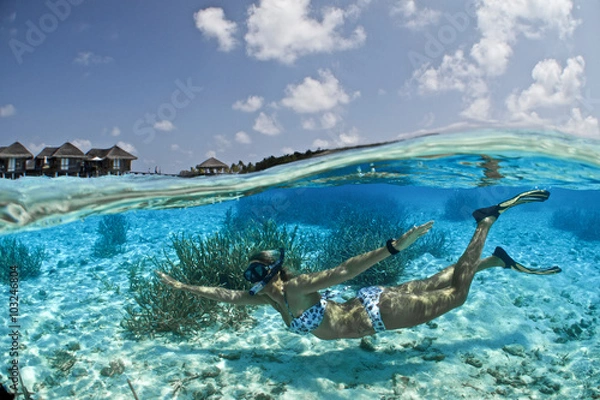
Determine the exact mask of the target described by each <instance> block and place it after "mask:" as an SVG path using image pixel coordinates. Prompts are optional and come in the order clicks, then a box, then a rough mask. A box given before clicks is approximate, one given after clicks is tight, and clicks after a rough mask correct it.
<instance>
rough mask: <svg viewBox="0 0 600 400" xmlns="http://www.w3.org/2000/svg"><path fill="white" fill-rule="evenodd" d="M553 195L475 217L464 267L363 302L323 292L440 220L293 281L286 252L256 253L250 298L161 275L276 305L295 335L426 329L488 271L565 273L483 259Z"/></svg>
mask: <svg viewBox="0 0 600 400" xmlns="http://www.w3.org/2000/svg"><path fill="white" fill-rule="evenodd" d="M549 195H550V193H549V192H547V191H545V190H532V191H528V192H524V193H521V194H519V195H517V196H515V197H513V198H511V199H509V200H506V201H504V202H502V203H500V204H497V205H495V206H491V207H487V208H481V209H478V210H476V211H475V212H473V217H474V218H475V220H476V222H477V227H476V229H475V233H474V235H473V237H472V239H471V241H470V242H469V245H468V246H467V248H466V250H465V251H464V253H463V254H462V256H461V257H460V258H459V260H458V262H457V263H456V264H453V265H450V266H449V267H447V268H445V269H444V270H442V271H440V272H439V273H437V274H435V275H433V276H431V277H429V278H427V279H423V280H415V281H410V282H406V283H403V284H401V285H399V286H392V287H379V286H372V287H366V288H362V289H360V290H359V291H358V293H357V296H356V297H355V298H353V299H351V300H348V301H346V302H344V303H337V302H335V301H332V300H326V299H324V298H323V297H321V295H320V294H319V292H318V291H319V290H323V289H326V288H329V287H331V286H335V285H339V284H341V283H343V282H345V281H347V280H350V279H352V278H354V277H355V276H357V275H358V274H360V273H362V272H364V271H365V270H367V269H368V268H370V267H372V266H373V265H375V264H376V263H378V262H379V261H382V260H383V259H385V258H387V257H390V256H393V255H394V254H397V253H399V252H401V251H402V250H404V249H406V248H407V247H409V246H410V245H411V244H413V243H414V242H415V241H416V240H417V239H419V238H420V237H421V236H423V235H425V234H426V233H427V232H428V231H429V230H430V229H431V227H432V226H433V221H429V222H427V223H425V224H423V225H420V226H415V227H413V228H412V229H410V230H409V231H408V232H406V233H405V234H403V235H402V236H400V237H399V238H398V239H390V240H388V242H387V243H386V245H385V246H383V247H381V248H378V249H375V250H373V251H370V252H368V253H364V254H360V255H357V256H355V257H352V258H350V259H348V260H346V261H345V262H343V263H342V264H340V265H338V266H337V267H335V268H331V269H328V270H325V271H320V272H314V273H309V274H301V275H297V276H291V275H290V274H289V273H288V271H287V270H286V269H285V267H284V262H285V259H284V252H283V249H281V250H270V251H263V252H260V253H257V254H254V255H252V256H251V257H250V264H249V266H248V268H247V269H246V271H245V273H244V277H245V278H246V279H247V280H248V281H250V282H252V283H253V284H254V287H253V288H252V289H251V290H250V292H247V291H242V290H230V289H225V288H221V287H206V286H192V285H186V284H184V283H182V282H179V281H176V280H175V279H173V278H171V277H170V276H168V275H166V274H164V273H162V272H159V271H157V272H156V273H157V275H158V276H159V277H160V278H161V280H162V281H163V282H164V283H165V284H166V285H169V286H171V287H173V288H175V289H179V290H185V291H188V292H190V293H194V294H196V295H198V296H202V297H204V298H207V299H212V300H216V301H221V302H226V303H231V304H239V305H270V306H272V307H273V308H275V310H277V311H278V312H279V314H281V317H282V318H283V320H284V322H285V324H286V325H287V326H289V328H290V330H292V331H293V332H295V333H299V334H307V333H312V334H313V335H315V336H316V337H318V338H319V339H324V340H332V339H341V338H360V337H363V336H367V335H372V334H374V333H377V332H382V331H384V330H393V329H399V328H407V327H412V326H415V325H419V324H422V323H425V322H428V321H430V320H432V319H434V318H436V317H439V316H440V315H442V314H444V313H446V312H448V311H450V310H452V309H454V308H456V307H459V306H461V305H462V304H463V303H464V302H465V301H466V299H467V295H468V293H469V288H470V287H471V282H472V281H473V277H474V276H475V273H477V272H479V271H482V270H484V269H487V268H492V267H504V268H511V269H514V270H516V271H519V272H524V273H530V274H539V275H547V274H553V273H557V272H560V271H561V270H560V268H558V267H552V268H548V269H537V270H533V269H529V268H526V267H524V266H523V265H521V264H519V263H517V262H516V261H514V260H513V259H512V258H511V257H510V256H509V255H508V254H507V253H506V252H505V251H504V250H503V249H502V248H500V247H497V248H496V250H495V251H494V253H493V255H492V256H490V257H487V258H483V259H482V258H481V253H482V250H483V247H484V244H485V240H486V238H487V235H488V232H489V230H490V228H491V227H492V225H493V224H494V222H496V220H497V218H498V217H499V216H500V214H502V213H503V212H504V211H506V210H508V209H509V208H511V207H514V206H517V205H519V204H524V203H530V202H542V201H545V200H547V199H548V197H549Z"/></svg>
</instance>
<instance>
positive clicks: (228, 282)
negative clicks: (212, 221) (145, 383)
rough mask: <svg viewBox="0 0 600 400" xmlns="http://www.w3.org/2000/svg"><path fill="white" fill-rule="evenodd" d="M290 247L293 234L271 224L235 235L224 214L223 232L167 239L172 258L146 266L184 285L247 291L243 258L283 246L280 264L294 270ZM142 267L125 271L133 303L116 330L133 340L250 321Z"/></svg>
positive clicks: (244, 313) (244, 310) (297, 254)
mask: <svg viewBox="0 0 600 400" xmlns="http://www.w3.org/2000/svg"><path fill="white" fill-rule="evenodd" d="M296 242H297V240H296V230H292V231H289V230H288V229H287V228H286V227H282V228H278V227H276V226H275V224H274V223H273V222H272V221H267V222H265V223H262V224H256V225H250V226H248V227H247V228H246V229H244V230H241V231H238V230H236V229H234V228H233V227H232V225H231V215H230V214H229V215H228V217H227V219H226V221H225V223H224V226H223V228H222V229H221V230H220V231H218V232H216V233H214V234H213V235H212V236H208V237H205V238H202V237H196V238H189V237H185V236H183V235H181V236H175V237H173V238H172V243H171V248H172V250H173V251H174V253H175V255H176V259H172V256H169V255H168V254H167V252H165V260H164V261H159V260H156V259H154V260H152V262H151V263H149V264H151V265H152V267H153V269H158V270H160V271H163V272H165V273H167V274H168V275H170V276H172V277H173V278H175V279H177V280H179V281H181V282H184V283H186V284H190V285H198V286H220V287H225V288H229V289H247V288H248V283H247V282H246V281H245V280H244V278H243V271H244V269H245V268H246V265H247V263H248V255H249V254H251V253H252V252H254V251H258V250H264V249H274V248H275V249H276V248H279V247H283V248H285V250H286V260H287V262H286V264H287V265H289V266H290V267H291V268H294V269H295V268H299V267H300V261H301V259H302V251H301V248H300V247H299V246H298V245H297V243H296ZM147 264H148V263H144V262H141V263H139V264H138V265H137V266H135V267H133V268H131V272H130V277H129V279H130V290H131V292H132V294H133V298H134V300H135V303H136V304H135V305H130V306H128V307H127V308H126V312H127V315H126V316H125V318H124V319H123V321H122V327H124V328H125V329H127V330H128V331H129V332H131V333H132V334H133V335H134V336H135V337H137V338H141V337H146V336H150V337H152V336H154V335H156V334H161V333H166V332H172V333H175V334H179V335H189V334H192V333H194V332H197V331H199V330H201V329H203V328H206V327H208V326H210V325H213V324H219V325H220V326H221V327H222V328H226V327H237V326H239V325H240V324H241V323H243V322H248V321H249V320H250V319H249V312H250V310H251V308H250V307H236V306H233V305H230V304H222V303H216V302H214V301H211V300H206V299H202V298H199V297H197V296H194V295H192V294H190V293H187V292H182V291H177V290H173V289H171V288H169V287H167V286H166V285H164V284H162V283H161V282H160V281H159V280H158V278H157V277H156V276H154V275H153V274H152V275H150V276H148V274H145V271H144V266H145V265H147Z"/></svg>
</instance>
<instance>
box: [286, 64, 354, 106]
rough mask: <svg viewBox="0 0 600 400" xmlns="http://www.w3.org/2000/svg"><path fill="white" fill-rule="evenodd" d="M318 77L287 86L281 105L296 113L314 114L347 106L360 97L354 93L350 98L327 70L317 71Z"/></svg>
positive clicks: (307, 78)
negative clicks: (343, 105) (339, 106)
mask: <svg viewBox="0 0 600 400" xmlns="http://www.w3.org/2000/svg"><path fill="white" fill-rule="evenodd" d="M319 76H320V78H321V80H317V79H314V78H311V77H306V78H304V81H303V82H302V83H300V84H298V85H288V86H287V88H286V89H285V93H286V97H285V98H284V99H283V100H281V104H282V105H284V106H285V107H288V108H291V109H292V110H294V111H296V112H297V113H316V112H321V111H328V110H331V109H332V108H334V107H335V106H337V105H339V104H348V103H349V102H350V101H351V100H352V99H353V98H355V97H357V96H359V95H360V92H356V93H355V94H354V95H353V97H352V98H351V97H350V96H349V95H348V94H347V93H346V91H345V90H344V88H342V87H341V86H340V83H339V81H338V80H337V79H336V77H335V76H333V74H332V73H331V71H329V70H319Z"/></svg>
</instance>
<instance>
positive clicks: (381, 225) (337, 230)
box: [315, 208, 448, 287]
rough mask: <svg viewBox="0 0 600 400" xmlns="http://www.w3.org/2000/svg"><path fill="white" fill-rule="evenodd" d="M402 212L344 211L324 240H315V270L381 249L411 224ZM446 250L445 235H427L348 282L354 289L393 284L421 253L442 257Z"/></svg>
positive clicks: (432, 233) (330, 266) (436, 233)
mask: <svg viewBox="0 0 600 400" xmlns="http://www.w3.org/2000/svg"><path fill="white" fill-rule="evenodd" d="M405 215H406V213H403V212H397V213H396V214H395V216H390V215H387V214H384V213H381V212H379V213H377V214H372V213H367V212H364V211H363V210H360V209H354V208H352V209H349V208H347V209H344V210H343V212H342V213H341V214H340V216H339V217H338V219H337V220H336V221H335V224H334V225H335V227H334V228H333V229H331V233H330V234H329V235H327V236H326V237H325V238H318V239H317V240H318V241H319V243H315V247H318V246H320V247H321V248H322V251H320V252H319V253H318V255H317V257H316V260H315V261H316V264H318V265H319V267H318V269H326V268H332V267H335V266H336V265H338V264H340V263H342V262H343V261H345V260H347V259H348V258H350V257H353V256H355V255H358V254H362V253H365V252H367V251H371V250H373V249H376V248H378V247H381V246H382V245H383V244H384V243H385V242H386V241H387V240H388V239H390V238H394V237H398V235H399V234H401V233H402V232H405V231H407V230H408V229H409V228H410V227H411V226H412V224H411V223H409V222H408V218H407V217H406V216H405ZM447 251H448V243H447V241H446V235H445V233H443V232H430V233H429V234H428V235H426V236H424V237H422V238H421V239H419V241H417V242H416V243H415V244H414V245H412V246H410V247H409V248H407V249H405V250H403V251H402V252H401V253H399V254H397V255H396V256H394V257H388V258H387V259H385V260H383V261H381V262H379V263H378V264H377V265H375V266H373V267H371V268H369V269H368V270H367V271H365V272H363V273H362V274H360V275H358V276H357V277H355V278H354V279H352V280H350V281H349V282H348V283H349V284H350V285H352V286H356V287H365V286H374V285H395V284H397V283H398V280H399V279H400V278H401V277H402V274H403V272H404V268H405V267H406V265H407V264H408V263H409V262H410V261H411V260H413V259H415V258H416V257H418V256H420V255H422V254H423V253H426V252H428V253H430V254H432V255H433V256H434V257H443V256H444V255H445V254H446V253H447Z"/></svg>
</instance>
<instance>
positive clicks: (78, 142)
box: [70, 139, 124, 153]
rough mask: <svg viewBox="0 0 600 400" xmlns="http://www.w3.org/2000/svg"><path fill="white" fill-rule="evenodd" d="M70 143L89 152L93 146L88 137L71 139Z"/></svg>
mask: <svg viewBox="0 0 600 400" xmlns="http://www.w3.org/2000/svg"><path fill="white" fill-rule="evenodd" d="M70 143H71V144H72V145H73V146H75V147H77V148H78V149H79V150H81V151H83V152H84V153H86V152H88V151H89V150H90V149H91V148H92V142H91V141H89V140H87V139H75V140H71V142H70ZM123 150H124V149H123Z"/></svg>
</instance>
